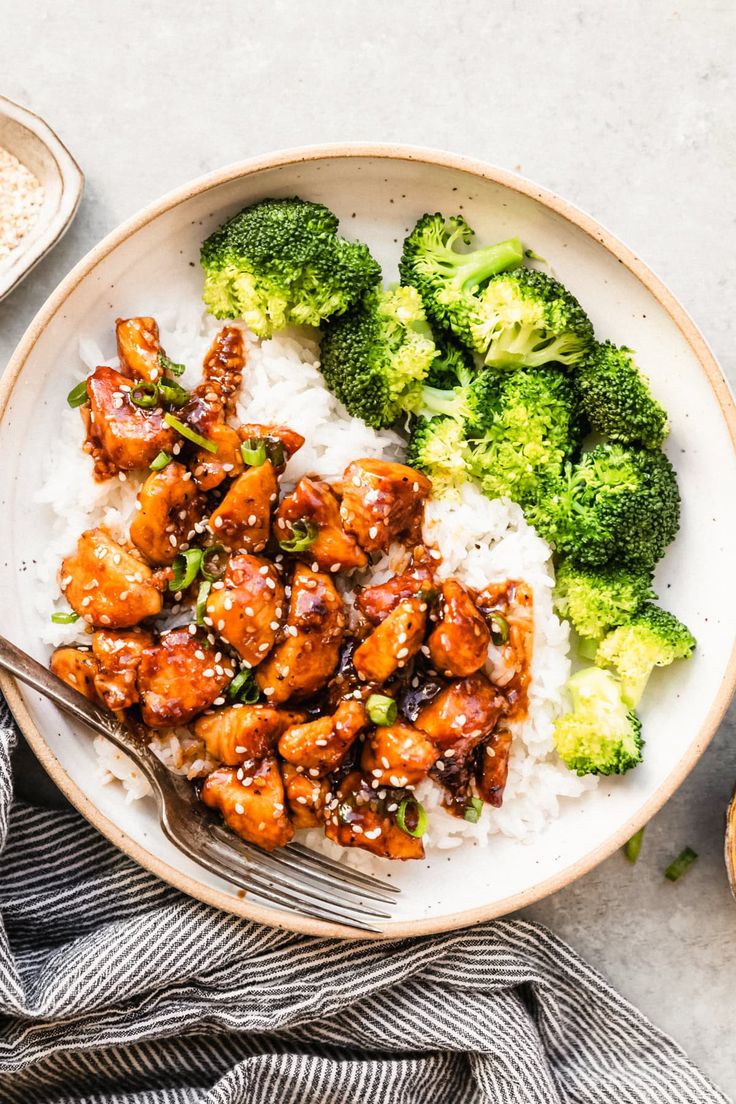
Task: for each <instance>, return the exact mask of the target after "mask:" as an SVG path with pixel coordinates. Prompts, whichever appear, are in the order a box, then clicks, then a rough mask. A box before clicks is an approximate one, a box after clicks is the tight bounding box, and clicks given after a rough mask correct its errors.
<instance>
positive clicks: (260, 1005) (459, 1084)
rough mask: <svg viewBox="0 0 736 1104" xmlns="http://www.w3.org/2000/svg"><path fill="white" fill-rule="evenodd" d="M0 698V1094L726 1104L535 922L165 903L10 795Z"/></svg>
mask: <svg viewBox="0 0 736 1104" xmlns="http://www.w3.org/2000/svg"><path fill="white" fill-rule="evenodd" d="M15 738H16V736H15V733H14V729H13V725H12V721H11V719H10V716H9V714H8V712H7V709H6V708H5V707H4V706H1V707H0V846H2V861H1V863H0V1016H1V1018H0V1101H2V1102H3V1104H246V1102H247V1104H384V1102H386V1104H393V1102H396V1104H490V1102H493V1104H496V1102H502V1104H561V1102H563V1101H564V1102H566V1104H570V1102H575V1104H608V1102H615V1104H711V1102H715V1101H718V1102H720V1104H728V1102H727V1099H726V1097H725V1096H724V1095H723V1094H722V1093H721V1092H719V1090H718V1089H716V1088H715V1087H714V1086H713V1085H712V1084H710V1082H709V1081H707V1080H706V1078H705V1077H704V1076H703V1075H702V1074H701V1073H700V1072H699V1071H698V1069H696V1067H695V1066H694V1065H693V1064H692V1063H691V1062H690V1061H689V1060H688V1059H687V1057H686V1056H685V1055H684V1054H683V1052H682V1051H681V1050H680V1049H679V1047H678V1046H676V1045H675V1043H674V1042H673V1041H672V1040H671V1039H669V1038H668V1037H667V1036H666V1035H663V1034H662V1033H661V1032H660V1031H658V1030H657V1029H656V1028H655V1027H653V1026H652V1025H651V1024H650V1023H649V1022H648V1021H647V1020H645V1019H644V1017H643V1016H641V1015H640V1014H639V1013H638V1012H637V1011H636V1010H635V1009H634V1008H632V1007H631V1005H630V1004H628V1003H627V1002H626V1001H625V1000H623V999H622V998H621V997H620V996H619V995H618V994H617V993H615V992H614V991H613V990H612V989H611V987H610V986H609V985H608V984H607V983H606V982H605V981H604V980H603V978H601V977H600V975H598V974H597V973H596V972H595V971H594V970H593V969H591V967H590V966H588V965H586V963H585V962H583V961H582V960H581V959H580V958H578V956H577V955H576V954H575V953H574V952H573V951H572V950H570V948H569V947H568V946H566V945H565V944H564V943H562V942H561V941H560V940H559V939H557V938H556V937H555V936H554V935H552V934H551V933H550V932H549V931H547V930H546V929H545V928H542V927H539V926H538V925H535V924H530V923H528V922H526V921H524V920H502V921H497V922H495V923H491V924H484V925H482V926H480V927H476V928H472V929H470V930H467V931H461V932H453V933H451V934H447V935H438V936H433V937H428V938H425V939H417V940H407V941H404V942H400V943H393V942H388V943H387V942H378V943H376V942H365V943H363V942H345V943H336V942H332V941H328V940H324V939H307V938H303V937H301V936H295V935H292V934H289V933H287V932H281V931H273V930H271V929H269V928H264V927H261V926H259V925H257V924H252V923H247V922H245V921H243V920H238V919H235V918H234V917H232V916H228V915H225V914H223V913H219V912H216V911H214V910H213V909H211V908H209V907H208V906H206V905H203V904H200V903H199V902H197V901H193V900H190V899H189V898H188V897H184V896H182V894H181V893H179V892H178V891H177V890H174V889H172V888H171V887H169V886H168V885H165V884H164V883H163V882H160V881H158V880H157V879H156V878H155V877H153V875H151V874H149V873H147V872H146V871H145V870H141V869H140V868H139V867H137V866H135V865H134V864H133V863H132V862H131V861H130V860H129V859H127V858H125V857H124V856H123V855H122V854H120V853H119V852H118V851H116V850H115V848H113V847H112V846H111V845H110V844H109V843H108V842H107V841H106V840H105V839H103V838H102V836H100V835H98V833H97V832H96V831H95V830H94V829H93V828H91V827H90V826H89V825H88V824H87V823H86V822H85V821H84V820H82V819H81V817H79V816H78V815H77V814H76V813H73V812H59V811H55V810H49V809H42V808H39V807H37V806H33V805H29V804H21V803H16V804H15V805H13V804H12V779H11V772H10V750H11V746H12V744H13V742H14V740H15Z"/></svg>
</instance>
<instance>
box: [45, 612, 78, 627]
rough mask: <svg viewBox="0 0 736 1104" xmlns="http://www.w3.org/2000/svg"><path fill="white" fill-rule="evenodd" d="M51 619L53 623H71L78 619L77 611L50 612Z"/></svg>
mask: <svg viewBox="0 0 736 1104" xmlns="http://www.w3.org/2000/svg"><path fill="white" fill-rule="evenodd" d="M51 620H52V621H53V622H54V624H55V625H73V624H74V622H75V621H78V620H79V614H78V613H52V614H51Z"/></svg>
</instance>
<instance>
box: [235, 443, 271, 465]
mask: <svg viewBox="0 0 736 1104" xmlns="http://www.w3.org/2000/svg"><path fill="white" fill-rule="evenodd" d="M240 455H241V456H242V457H243V463H244V464H249V465H250V467H251V468H260V466H261V464H265V463H266V460H267V454H266V446H265V444H264V442H263V441H260V440H259V439H258V438H257V437H249V438H248V440H247V441H243V443H242V445H241V446H240Z"/></svg>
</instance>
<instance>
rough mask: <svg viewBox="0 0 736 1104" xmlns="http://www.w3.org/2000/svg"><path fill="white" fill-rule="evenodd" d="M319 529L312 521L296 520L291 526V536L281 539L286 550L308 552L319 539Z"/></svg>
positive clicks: (281, 544)
mask: <svg viewBox="0 0 736 1104" xmlns="http://www.w3.org/2000/svg"><path fill="white" fill-rule="evenodd" d="M318 532H319V530H318V529H317V526H316V525H313V524H312V522H311V521H295V522H294V523H293V525H292V527H291V537H289V538H288V539H287V540H281V541H279V547H280V548H283V550H284V552H306V550H307V549H308V548H309V546H310V545H312V544H314V542H315V541H316V539H317V534H318Z"/></svg>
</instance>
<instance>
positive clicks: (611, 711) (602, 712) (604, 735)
mask: <svg viewBox="0 0 736 1104" xmlns="http://www.w3.org/2000/svg"><path fill="white" fill-rule="evenodd" d="M601 676H602V677H601ZM567 691H568V693H569V695H570V697H571V699H572V710H571V711H570V712H569V713H565V714H564V715H563V716H562V717H560V718H559V719H558V720H557V721H556V722H555V737H554V738H555V747H556V748H557V754H558V755H559V756H560V758H561V759H562V761H563V763H565V765H566V766H568V767H569V768H570V770H573V771H575V773H576V774H624V773H625V772H626V771H628V770H631V768H632V767H635V766H636V765H637V764H638V763H640V762H641V752H642V746H643V741H642V738H641V721H640V720H639V718H638V717H637V715H636V713H634V712H633V710H631V709H629V708H628V706H627V705H626V704H625V702H624V701H623V699H622V697H621V686H620V683H619V681H618V679H617V678H616V677H615V676H614V675H612V674H611V672H610V671H603V670H601V668H600V667H586V668H584V669H583V670H582V671H578V672H577V674H574V675H573V676H572V678H571V679H570V680H569V682H568V684H567Z"/></svg>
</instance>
